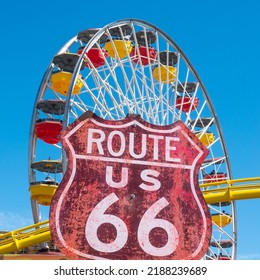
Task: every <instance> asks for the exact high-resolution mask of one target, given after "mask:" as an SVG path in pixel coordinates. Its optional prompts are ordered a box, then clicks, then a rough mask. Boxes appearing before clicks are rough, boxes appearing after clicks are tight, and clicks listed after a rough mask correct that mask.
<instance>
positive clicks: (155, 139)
mask: <svg viewBox="0 0 260 280" xmlns="http://www.w3.org/2000/svg"><path fill="white" fill-rule="evenodd" d="M148 137H149V138H152V139H153V158H154V160H158V159H159V156H158V146H159V140H162V139H163V138H164V137H163V136H161V135H153V134H149V135H148Z"/></svg>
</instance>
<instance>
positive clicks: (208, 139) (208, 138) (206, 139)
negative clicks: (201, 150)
mask: <svg viewBox="0 0 260 280" xmlns="http://www.w3.org/2000/svg"><path fill="white" fill-rule="evenodd" d="M196 136H197V137H198V138H199V140H200V141H201V142H202V144H203V145H204V146H206V147H208V146H209V145H210V144H212V143H213V142H214V140H215V136H214V134H213V133H211V132H207V133H204V134H202V133H197V134H196Z"/></svg>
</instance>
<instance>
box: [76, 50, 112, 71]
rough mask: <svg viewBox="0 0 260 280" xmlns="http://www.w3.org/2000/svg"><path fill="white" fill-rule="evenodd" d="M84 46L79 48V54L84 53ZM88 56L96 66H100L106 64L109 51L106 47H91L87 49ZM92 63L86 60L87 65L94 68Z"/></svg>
mask: <svg viewBox="0 0 260 280" xmlns="http://www.w3.org/2000/svg"><path fill="white" fill-rule="evenodd" d="M83 49H84V47H82V48H79V49H78V54H82V51H83ZM86 56H87V57H88V59H89V60H90V61H91V63H92V64H93V66H94V67H95V68H98V67H100V66H103V65H104V64H105V61H106V58H107V56H108V55H107V52H106V51H105V50H104V49H99V48H95V47H93V48H91V49H90V50H89V51H87V53H86ZM91 63H89V62H88V61H87V62H86V66H87V67H89V68H92V65H91Z"/></svg>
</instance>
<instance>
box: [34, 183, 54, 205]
mask: <svg viewBox="0 0 260 280" xmlns="http://www.w3.org/2000/svg"><path fill="white" fill-rule="evenodd" d="M57 187H58V186H57V184H55V183H49V182H35V183H32V184H31V185H30V193H31V198H32V199H33V200H36V201H37V202H38V203H39V204H41V205H45V206H49V205H50V204H51V200H52V197H53V195H54V193H55V192H56V189H57Z"/></svg>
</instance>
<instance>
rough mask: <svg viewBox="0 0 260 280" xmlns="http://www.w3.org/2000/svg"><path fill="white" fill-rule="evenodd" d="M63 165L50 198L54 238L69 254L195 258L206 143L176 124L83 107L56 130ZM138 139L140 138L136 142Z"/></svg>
mask: <svg viewBox="0 0 260 280" xmlns="http://www.w3.org/2000/svg"><path fill="white" fill-rule="evenodd" d="M61 141H62V144H63V146H64V148H65V150H66V153H67V157H68V167H67V171H66V173H65V176H64V178H63V180H62V182H61V183H60V186H59V187H58V189H57V191H56V193H55V195H54V197H53V201H52V205H51V211H50V229H51V233H52V237H53V240H54V242H55V244H56V245H57V246H58V247H59V249H60V250H61V252H62V253H64V254H65V255H67V256H68V257H69V258H73V259H98V258H105V259H200V258H202V257H203V255H204V254H205V253H206V251H207V249H208V246H209V241H210V238H211V217H210V214H209V211H208V207H207V205H206V203H205V201H204V198H203V196H202V193H201V191H200V188H199V184H198V171H199V168H200V165H201V163H202V162H203V160H204V158H205V157H206V156H207V154H208V151H207V149H206V148H205V147H204V146H203V145H202V144H201V143H200V141H199V140H198V139H197V137H196V136H195V135H194V134H193V133H192V132H191V131H190V130H189V129H188V128H187V127H186V126H185V125H184V124H183V123H182V122H180V121H179V122H176V123H174V124H172V125H169V126H156V125H151V124H149V123H147V122H145V121H143V120H142V119H140V118H139V117H137V116H132V117H131V116H130V117H127V118H125V119H124V120H119V121H107V120H103V119H101V118H99V117H97V116H96V115H92V114H90V113H89V112H88V113H86V114H85V115H84V116H83V117H82V118H80V119H78V120H77V121H76V122H74V123H73V124H72V125H71V126H70V127H68V128H67V129H66V130H64V131H62V140H61ZM142 143H143V145H142Z"/></svg>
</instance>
